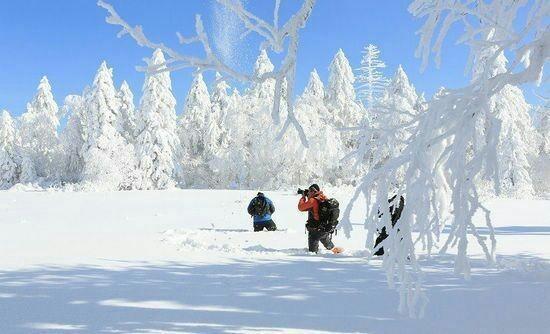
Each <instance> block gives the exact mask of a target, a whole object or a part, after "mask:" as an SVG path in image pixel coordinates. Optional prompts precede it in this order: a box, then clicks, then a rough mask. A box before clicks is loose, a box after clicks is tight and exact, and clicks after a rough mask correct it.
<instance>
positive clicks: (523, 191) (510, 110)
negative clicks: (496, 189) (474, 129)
mask: <svg viewBox="0 0 550 334" xmlns="http://www.w3.org/2000/svg"><path fill="white" fill-rule="evenodd" d="M491 108H492V109H494V110H495V111H494V112H495V114H496V118H497V119H498V120H500V121H501V124H500V127H501V130H500V135H499V143H498V153H497V159H498V169H499V174H500V187H501V191H502V192H503V193H505V194H507V195H511V196H516V197H518V196H519V197H524V196H526V195H527V196H528V195H532V194H533V193H534V189H533V181H532V179H531V176H530V171H531V164H530V160H532V159H533V158H534V157H535V156H536V154H537V138H536V130H535V128H534V127H533V125H532V122H531V117H530V116H529V111H530V109H531V106H530V105H529V104H528V103H527V102H526V101H525V98H524V97H523V92H522V91H521V89H519V88H518V87H515V86H511V85H506V86H504V88H502V90H501V91H500V92H499V93H497V94H495V96H494V97H493V99H491Z"/></svg>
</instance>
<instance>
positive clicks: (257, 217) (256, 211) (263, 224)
mask: <svg viewBox="0 0 550 334" xmlns="http://www.w3.org/2000/svg"><path fill="white" fill-rule="evenodd" d="M274 212H275V206H274V205H273V202H272V201H271V200H270V199H269V198H267V197H265V195H264V194H263V193H261V192H259V193H258V195H256V197H254V198H253V199H252V200H251V201H250V204H248V213H249V214H250V215H251V216H252V217H254V232H260V231H263V229H264V228H265V229H266V230H268V231H275V230H277V225H275V222H274V221H273V220H272V219H271V215H272V214H273V213H274Z"/></svg>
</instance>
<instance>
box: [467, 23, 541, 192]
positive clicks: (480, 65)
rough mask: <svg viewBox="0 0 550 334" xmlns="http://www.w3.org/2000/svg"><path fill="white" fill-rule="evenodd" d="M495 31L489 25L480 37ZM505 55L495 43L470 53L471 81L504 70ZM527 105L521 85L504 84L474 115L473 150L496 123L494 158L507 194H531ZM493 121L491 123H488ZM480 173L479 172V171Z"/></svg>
mask: <svg viewBox="0 0 550 334" xmlns="http://www.w3.org/2000/svg"><path fill="white" fill-rule="evenodd" d="M498 34H499V32H498V30H496V29H492V30H489V31H487V32H486V34H485V37H484V39H485V40H487V41H488V42H491V41H493V40H494V39H496V38H499V36H498ZM506 64H507V59H506V57H505V56H504V53H503V52H502V51H501V50H499V48H498V47H497V46H495V45H491V44H488V45H487V46H486V47H483V48H479V50H478V51H477V54H476V55H475V57H474V63H473V73H472V81H473V82H475V81H476V80H482V79H484V76H485V78H489V79H490V78H492V77H495V76H496V75H498V74H502V73H505V72H506ZM530 109H531V107H530V105H529V104H528V103H527V101H525V98H524V96H523V93H522V91H521V89H519V88H518V87H515V86H512V85H505V86H504V87H503V88H502V89H501V90H500V91H499V92H497V93H495V94H494V95H493V96H492V97H491V98H490V100H489V104H488V107H487V108H484V109H482V110H481V111H480V112H478V113H476V114H475V115H474V117H475V120H476V123H475V131H476V132H475V137H474V138H475V141H474V144H473V146H472V149H473V150H476V151H481V150H483V149H484V148H485V146H486V145H487V144H488V138H489V133H488V131H489V130H490V129H491V127H494V126H495V125H496V126H499V127H500V134H499V138H498V149H497V160H498V164H497V167H498V175H499V178H500V181H499V185H498V186H499V187H500V191H502V192H504V193H505V194H507V195H509V196H525V195H531V194H533V184H532V180H531V177H530V170H531V166H530V160H532V158H533V157H534V156H535V155H536V141H537V138H536V131H535V129H534V127H533V126H532V122H531V117H530V115H529V111H530ZM491 123H495V124H491ZM481 176H483V175H481Z"/></svg>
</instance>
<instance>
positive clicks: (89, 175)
mask: <svg viewBox="0 0 550 334" xmlns="http://www.w3.org/2000/svg"><path fill="white" fill-rule="evenodd" d="M84 109H85V110H84V114H85V117H84V118H85V125H84V129H83V130H84V133H83V137H84V144H83V147H82V158H83V181H84V183H85V186H89V187H91V188H94V189H107V190H118V189H128V188H131V187H132V183H133V182H134V180H135V175H134V171H135V159H134V149H133V146H132V145H131V144H129V143H128V142H127V141H126V140H125V139H124V137H123V136H122V135H121V133H120V129H119V128H118V125H119V123H118V120H119V117H120V100H119V99H118V98H117V91H116V89H115V86H114V84H113V71H112V69H110V68H108V67H107V64H106V63H105V62H103V63H102V64H101V66H100V67H99V69H98V71H97V74H96V76H95V78H94V82H93V85H92V87H91V88H90V89H89V90H88V91H87V92H86V95H85V96H84Z"/></svg>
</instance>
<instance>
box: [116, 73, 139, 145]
mask: <svg viewBox="0 0 550 334" xmlns="http://www.w3.org/2000/svg"><path fill="white" fill-rule="evenodd" d="M117 97H118V99H119V101H120V113H119V114H118V119H119V124H118V127H119V129H120V130H119V131H120V133H121V134H122V137H124V139H126V141H127V142H129V143H132V144H133V143H134V141H135V135H136V115H135V109H136V108H135V106H134V94H133V93H132V90H131V89H130V86H129V85H128V83H127V82H126V80H124V81H123V82H122V85H121V86H120V89H119V91H118V94H117Z"/></svg>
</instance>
